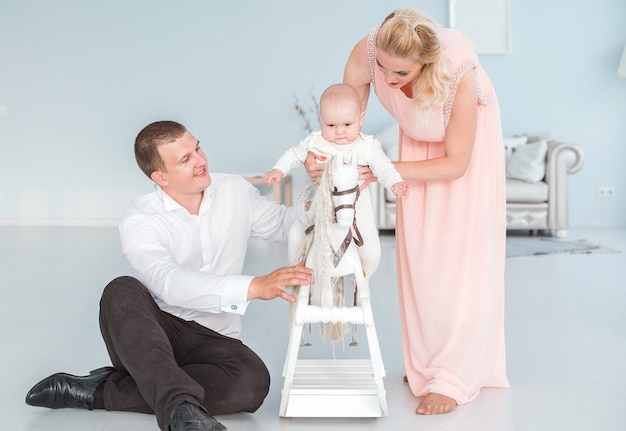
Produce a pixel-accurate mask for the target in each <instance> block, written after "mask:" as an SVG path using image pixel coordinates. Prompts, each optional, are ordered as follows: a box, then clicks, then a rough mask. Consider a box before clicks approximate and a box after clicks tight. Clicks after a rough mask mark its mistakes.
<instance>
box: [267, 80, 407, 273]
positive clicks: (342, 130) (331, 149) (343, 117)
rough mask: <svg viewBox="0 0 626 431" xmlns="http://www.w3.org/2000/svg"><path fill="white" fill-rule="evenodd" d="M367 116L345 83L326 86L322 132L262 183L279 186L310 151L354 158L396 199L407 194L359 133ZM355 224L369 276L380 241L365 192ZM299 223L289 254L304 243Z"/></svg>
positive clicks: (377, 149)
mask: <svg viewBox="0 0 626 431" xmlns="http://www.w3.org/2000/svg"><path fill="white" fill-rule="evenodd" d="M364 115H365V113H364V112H362V111H361V98H360V97H359V94H358V93H357V91H356V90H355V89H354V88H352V87H351V86H349V85H346V84H334V85H331V86H330V87H328V88H327V89H326V90H325V91H324V93H323V94H322V97H321V98H320V120H321V123H322V130H320V131H316V132H313V133H311V134H310V135H309V136H307V137H306V138H305V139H304V140H303V141H302V142H300V144H299V145H298V146H296V147H292V148H290V149H289V150H287V151H286V152H285V153H284V154H283V155H282V156H281V157H280V159H278V161H277V162H276V164H275V165H274V167H273V169H272V170H271V171H269V172H268V173H266V174H265V176H264V177H263V183H264V184H265V185H270V184H271V183H274V184H277V183H278V182H280V180H281V178H283V177H284V176H285V175H286V174H287V172H289V171H290V170H292V169H293V168H295V167H297V166H299V165H301V164H302V163H303V162H304V160H305V159H306V157H307V155H308V153H309V151H312V152H314V153H316V154H317V155H320V156H324V157H326V158H330V157H334V156H337V155H339V156H343V158H344V160H352V158H353V157H357V161H358V164H359V165H369V167H370V169H371V170H372V172H373V173H374V175H376V176H377V177H378V181H379V182H380V183H381V184H383V185H384V186H385V187H386V188H387V189H388V190H391V191H392V192H393V193H394V194H395V195H396V196H398V197H404V196H406V195H407V193H408V184H406V183H405V182H404V181H403V180H402V177H401V176H400V174H399V173H398V171H397V170H396V168H395V167H394V165H393V164H392V163H391V161H390V160H389V158H388V157H387V155H386V154H385V153H384V151H383V150H382V147H381V145H380V142H379V141H378V140H377V139H375V138H374V137H373V136H371V135H365V134H363V133H361V125H362V123H363V117H364ZM356 219H357V224H358V228H359V231H360V233H361V234H362V236H363V246H360V247H358V250H359V257H360V258H361V263H362V266H363V271H364V272H365V273H366V276H369V275H371V274H372V273H373V272H374V271H375V270H376V267H377V266H378V263H379V261H380V239H379V238H378V229H377V228H376V224H375V223H374V212H373V209H372V204H371V201H370V195H369V190H368V189H367V188H366V189H365V190H362V191H361V193H360V195H359V197H358V199H357V201H356ZM306 227H307V226H300V225H299V224H298V223H296V225H294V228H292V230H291V232H290V234H289V235H290V237H289V249H290V252H289V253H290V258H291V259H292V260H293V258H294V255H292V250H291V249H292V248H296V247H297V245H298V244H301V243H302V242H303V238H304V235H305V233H304V228H306Z"/></svg>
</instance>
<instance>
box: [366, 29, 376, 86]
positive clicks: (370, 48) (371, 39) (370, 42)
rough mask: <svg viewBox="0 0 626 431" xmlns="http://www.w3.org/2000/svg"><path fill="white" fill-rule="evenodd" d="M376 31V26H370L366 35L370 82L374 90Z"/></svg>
mask: <svg viewBox="0 0 626 431" xmlns="http://www.w3.org/2000/svg"><path fill="white" fill-rule="evenodd" d="M377 33H378V26H376V27H374V28H372V29H371V30H370V32H369V34H368V35H367V56H368V58H369V61H370V83H371V84H372V87H373V88H374V92H376V80H375V77H376V55H375V54H374V44H375V41H376V34H377Z"/></svg>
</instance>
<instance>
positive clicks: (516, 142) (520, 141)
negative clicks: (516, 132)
mask: <svg viewBox="0 0 626 431" xmlns="http://www.w3.org/2000/svg"><path fill="white" fill-rule="evenodd" d="M503 141H504V156H505V158H506V164H507V165H508V164H509V160H511V156H512V155H513V153H514V152H515V149H516V148H517V147H518V146H520V145H524V144H525V143H526V142H528V138H527V137H526V136H514V137H512V138H507V137H505V138H504V140H503Z"/></svg>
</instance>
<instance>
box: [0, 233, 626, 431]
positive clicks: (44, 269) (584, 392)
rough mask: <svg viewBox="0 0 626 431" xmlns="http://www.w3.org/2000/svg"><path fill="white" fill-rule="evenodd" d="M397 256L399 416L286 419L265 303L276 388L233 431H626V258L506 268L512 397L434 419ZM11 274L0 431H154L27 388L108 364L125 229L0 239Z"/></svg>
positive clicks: (388, 362)
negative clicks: (415, 367)
mask: <svg viewBox="0 0 626 431" xmlns="http://www.w3.org/2000/svg"><path fill="white" fill-rule="evenodd" d="M569 238H571V239H587V240H589V241H593V242H597V243H600V244H602V245H604V246H607V247H611V248H615V249H619V250H622V251H625V250H626V229H572V230H570V234H569ZM394 253H395V251H394V245H393V237H391V236H384V237H383V256H382V261H381V265H380V267H379V269H378V271H377V272H376V273H375V274H374V276H373V279H372V291H373V299H374V314H375V316H374V317H375V320H376V325H377V330H378V334H379V340H380V344H381V348H382V352H383V359H384V362H385V368H386V370H387V377H386V379H385V386H386V389H387V399H388V403H389V416H388V417H386V418H382V419H341V420H339V419H301V418H298V419H293V418H291V419H281V418H279V417H278V406H279V402H280V389H281V386H282V378H281V375H280V372H281V367H282V364H283V358H284V354H285V349H286V346H287V323H286V322H287V311H288V307H287V304H286V303H284V302H279V301H273V302H257V303H255V304H253V305H252V306H251V307H250V309H249V312H248V314H247V315H246V316H245V320H244V327H245V329H244V333H243V339H244V341H245V342H246V343H247V344H249V345H250V346H251V347H252V348H253V349H255V350H256V351H257V352H258V353H259V354H260V356H261V357H262V358H263V359H264V360H265V361H266V362H267V364H268V367H269V369H270V371H271V373H272V376H273V384H272V387H271V392H270V395H269V397H268V398H267V400H266V402H265V404H264V405H263V406H262V407H261V408H260V409H259V411H257V412H256V413H255V414H238V415H229V416H222V417H220V420H221V421H222V422H223V423H224V424H225V425H227V426H228V428H229V430H231V431H244V430H251V431H255V430H268V431H275V430H285V431H290V430H337V429H341V430H359V431H363V430H402V431H403V430H420V431H430V430H441V431H444V430H445V431H454V430H481V431H489V430H493V431H505V430H517V431H539V430H553V431H570V430H616V431H617V430H624V429H626V413H625V408H624V407H626V371H625V363H626V282H625V281H624V280H625V279H626V277H625V274H626V253H616V254H591V255H550V256H538V257H521V258H512V259H507V269H506V283H507V295H506V311H507V314H506V333H507V349H508V373H509V378H510V381H511V385H512V388H511V389H510V390H495V389H492V390H484V391H483V392H482V393H481V394H480V395H479V396H478V397H477V398H476V399H475V400H474V401H473V402H472V403H471V404H469V405H467V406H462V407H459V408H458V409H457V410H456V411H455V412H453V413H451V414H448V415H443V416H432V417H424V416H417V415H415V414H414V413H413V412H414V408H415V406H416V405H417V401H416V399H414V397H413V396H412V395H411V394H410V392H409V390H408V389H407V387H406V386H405V385H404V384H403V383H402V376H403V374H404V371H403V366H402V359H401V346H400V335H399V321H398V317H397V294H396V275H395V256H394ZM0 262H1V263H0V269H1V271H2V284H1V289H2V313H1V314H0V334H1V339H2V356H1V359H0V361H1V365H2V366H1V367H0V381H1V383H2V384H1V388H2V391H1V392H0V423H1V424H2V425H0V429H2V430H5V429H6V430H9V429H10V430H16V431H20V430H45V431H60V430H76V431H90V430H116V431H117V430H120V431H125V430H128V431H142V430H146V431H147V430H157V429H158V428H157V425H156V421H155V419H154V417H153V416H152V415H142V414H134V413H113V412H104V411H92V412H89V411H82V410H55V411H53V410H48V409H43V408H35V407H30V406H27V405H26V404H25V403H24V395H25V394H26V392H27V391H28V389H29V388H30V387H31V386H32V385H33V384H34V383H36V382H37V381H38V380H39V379H41V378H43V377H45V376H47V375H49V374H51V373H54V372H57V371H67V372H71V373H76V374H84V373H86V372H88V371H89V370H91V369H94V368H96V367H99V366H102V365H106V364H108V357H107V354H106V351H105V348H104V345H103V343H102V341H101V339H100V334H99V330H98V326H97V310H98V299H99V295H100V293H101V290H102V288H103V286H104V285H105V284H106V283H107V282H108V281H109V280H110V279H111V278H113V277H115V276H117V275H120V274H126V273H127V265H126V263H125V260H124V258H123V256H122V255H121V253H120V252H119V240H118V237H117V230H116V229H114V228H15V227H1V228H0ZM285 263H286V257H285V251H284V249H283V248H281V247H280V246H277V245H269V246H268V245H265V244H262V243H258V242H255V243H253V244H252V245H251V252H250V255H249V259H248V261H247V264H246V270H247V272H249V273H267V272H269V271H270V270H271V269H273V268H274V267H277V266H280V265H283V264H285ZM450 270H451V271H453V270H454V268H451V269H450ZM361 338H363V337H362V336H361ZM364 345H365V343H364V342H362V343H361V346H360V347H358V348H351V347H345V348H344V347H343V346H341V345H338V346H334V349H333V346H331V345H329V344H328V343H323V342H321V341H319V340H317V339H315V337H314V346H313V347H311V348H309V349H308V350H307V351H305V352H304V356H309V357H320V356H319V355H322V357H324V355H325V357H331V355H333V354H335V355H336V356H337V357H343V356H360V355H361V354H363V352H364Z"/></svg>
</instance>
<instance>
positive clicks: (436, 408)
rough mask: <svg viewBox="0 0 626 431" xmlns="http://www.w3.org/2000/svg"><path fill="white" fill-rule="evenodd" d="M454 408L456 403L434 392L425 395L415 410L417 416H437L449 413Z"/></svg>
mask: <svg viewBox="0 0 626 431" xmlns="http://www.w3.org/2000/svg"><path fill="white" fill-rule="evenodd" d="M455 408H456V401H455V400H454V399H452V398H450V397H446V396H445V395H441V394H436V393H434V392H431V393H429V394H428V395H426V396H425V397H424V398H423V399H422V401H421V402H420V404H419V406H417V409H416V410H415V413H417V414H418V415H438V414H441V413H449V412H451V411H452V410H454V409H455Z"/></svg>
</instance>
